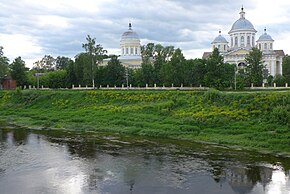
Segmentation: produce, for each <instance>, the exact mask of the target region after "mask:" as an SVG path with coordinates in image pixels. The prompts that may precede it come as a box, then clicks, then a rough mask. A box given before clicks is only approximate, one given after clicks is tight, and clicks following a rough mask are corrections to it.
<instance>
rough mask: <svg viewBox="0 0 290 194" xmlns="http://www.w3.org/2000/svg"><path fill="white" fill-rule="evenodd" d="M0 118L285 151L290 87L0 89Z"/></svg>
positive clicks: (289, 137)
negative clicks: (268, 89)
mask: <svg viewBox="0 0 290 194" xmlns="http://www.w3.org/2000/svg"><path fill="white" fill-rule="evenodd" d="M0 107H1V110H0V120H1V121H0V122H2V123H6V124H7V123H10V124H15V125H18V126H24V127H29V128H35V129H64V130H77V131H107V132H115V133H126V134H132V135H145V136H153V137H163V138H176V139H189V140H194V141H202V142H209V143H216V144H220V145H224V146H237V147H240V148H245V149H250V150H257V151H270V152H275V153H288V154H289V153H290V92H266V91H265V92H234V93H230V92H219V91H216V90H209V91H101V90H94V91H93V90H91V91H71V90H66V91H37V90H29V91H20V90H17V91H0Z"/></svg>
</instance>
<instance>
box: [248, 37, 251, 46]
mask: <svg viewBox="0 0 290 194" xmlns="http://www.w3.org/2000/svg"><path fill="white" fill-rule="evenodd" d="M250 42H251V39H250V36H248V37H247V46H250V44H251V43H250Z"/></svg>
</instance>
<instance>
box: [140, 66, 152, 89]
mask: <svg viewBox="0 0 290 194" xmlns="http://www.w3.org/2000/svg"><path fill="white" fill-rule="evenodd" d="M140 83H141V85H142V86H145V85H146V84H149V85H151V86H152V85H153V84H154V69H153V66H152V64H151V63H150V62H149V61H147V62H143V63H142V66H141V82H140Z"/></svg>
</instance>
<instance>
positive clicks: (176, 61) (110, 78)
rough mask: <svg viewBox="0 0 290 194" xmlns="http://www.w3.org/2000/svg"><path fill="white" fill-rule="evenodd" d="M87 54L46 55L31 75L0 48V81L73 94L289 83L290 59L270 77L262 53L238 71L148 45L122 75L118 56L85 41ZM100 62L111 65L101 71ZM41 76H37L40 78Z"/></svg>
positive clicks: (217, 58)
mask: <svg viewBox="0 0 290 194" xmlns="http://www.w3.org/2000/svg"><path fill="white" fill-rule="evenodd" d="M82 47H83V48H84V50H85V52H82V53H79V54H77V55H76V56H75V58H74V60H72V59H70V58H68V57H64V56H58V57H57V58H54V57H52V56H50V55H45V56H44V57H43V58H42V59H41V60H39V61H36V62H35V63H34V66H33V68H32V69H28V68H27V67H26V64H25V62H24V61H23V60H22V59H21V57H18V58H16V59H15V60H14V61H13V62H12V63H11V64H9V60H8V59H7V57H5V56H4V54H3V52H2V50H3V47H0V51H1V52H0V79H1V78H2V79H3V78H4V77H5V75H10V76H11V77H12V78H13V79H15V80H16V81H17V85H18V86H22V87H23V86H28V85H34V86H36V85H37V77H36V76H35V75H41V76H40V77H39V85H40V86H43V87H49V88H71V87H72V85H75V86H78V85H81V86H92V85H94V86H96V87H99V86H100V85H102V86H106V85H110V86H121V85H124V86H126V85H127V84H131V85H132V86H135V87H137V86H140V87H144V86H145V85H146V84H148V85H149V86H153V85H154V84H156V85H157V86H163V85H164V86H172V85H174V86H180V85H183V86H197V87H198V86H200V85H202V86H207V87H212V88H216V89H225V88H237V89H242V88H244V87H248V86H251V84H254V85H255V86H261V85H262V83H263V81H264V80H266V79H267V81H268V84H269V85H272V84H273V83H274V82H275V83H277V86H280V85H281V86H284V85H285V83H286V82H287V83H290V70H289V69H290V57H289V56H286V57H285V58H284V61H283V73H284V75H283V76H282V77H281V76H278V77H275V78H274V77H271V76H268V73H267V72H265V67H264V66H263V62H262V53H261V51H259V50H258V49H256V48H253V49H252V51H251V52H250V53H249V55H248V56H247V58H246V63H247V64H248V65H247V66H246V67H242V68H239V69H237V68H236V65H234V64H228V63H224V59H223V56H221V55H220V53H219V51H218V50H217V49H215V50H213V52H212V54H211V55H210V56H209V57H208V58H207V59H189V60H187V59H185V57H184V55H183V53H182V51H181V50H180V49H179V48H177V49H176V48H174V47H173V46H162V45H160V44H154V43H149V44H147V45H144V46H142V47H141V53H142V67H141V68H139V69H126V68H125V67H124V66H123V65H122V63H121V62H120V61H119V60H118V57H117V56H108V55H107V51H106V50H105V49H104V48H103V47H102V46H101V45H100V44H96V42H95V39H94V38H91V37H90V36H89V35H88V36H87V38H86V43H84V44H82ZM104 59H107V60H109V62H108V65H107V66H102V65H101V64H102V62H103V60H104ZM39 73H41V74H39Z"/></svg>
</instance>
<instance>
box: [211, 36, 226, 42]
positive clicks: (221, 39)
mask: <svg viewBox="0 0 290 194" xmlns="http://www.w3.org/2000/svg"><path fill="white" fill-rule="evenodd" d="M213 43H226V44H227V43H229V42H228V41H227V40H226V39H225V38H224V37H223V36H222V35H219V36H218V37H216V38H215V39H214V40H213V42H212V44H213Z"/></svg>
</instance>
